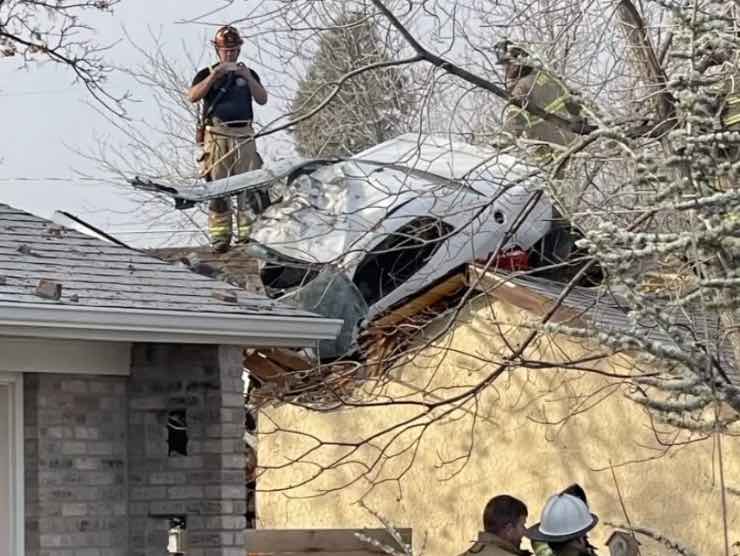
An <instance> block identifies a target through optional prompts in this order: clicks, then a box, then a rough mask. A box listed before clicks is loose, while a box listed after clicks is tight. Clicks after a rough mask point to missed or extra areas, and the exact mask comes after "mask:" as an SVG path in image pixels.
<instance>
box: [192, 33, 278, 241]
mask: <svg viewBox="0 0 740 556" xmlns="http://www.w3.org/2000/svg"><path fill="white" fill-rule="evenodd" d="M243 42H244V41H243V40H242V38H241V37H240V36H239V31H237V30H236V29H235V28H234V27H231V26H224V27H221V28H220V29H219V30H218V31H217V32H216V36H215V38H214V40H213V45H214V46H215V48H216V53H217V54H218V59H219V62H218V63H216V64H214V65H212V66H210V67H207V68H203V69H202V70H200V71H199V72H198V73H197V75H196V76H195V78H194V79H193V84H192V86H191V87H190V90H189V91H188V97H189V98H190V100H191V101H192V102H199V101H201V100H202V101H203V111H202V125H204V127H205V132H204V136H203V156H202V157H201V159H200V162H201V172H202V175H203V177H204V178H205V179H206V180H207V181H211V180H217V179H220V178H224V177H227V176H232V175H235V174H240V173H242V172H247V171H249V170H256V169H258V168H260V167H261V166H262V161H261V159H260V157H259V154H257V150H256V147H255V143H254V129H253V128H252V120H253V117H254V116H253V112H252V99H254V101H255V102H257V104H260V105H262V104H265V103H266V102H267V92H266V91H265V89H264V87H263V86H262V84H261V83H260V78H259V75H257V72H255V71H254V70H252V69H250V68H248V67H247V66H246V65H244V64H243V63H241V62H239V63H237V59H238V57H239V53H240V50H241V46H242V44H243ZM260 200H263V197H262V196H255V194H252V195H250V196H248V195H247V194H246V193H241V194H239V195H238V196H237V214H236V220H237V240H238V241H240V242H245V241H247V240H248V239H249V233H250V228H251V224H252V214H251V212H250V209H251V211H253V212H259V211H260V210H261V209H262V208H264V207H261V206H260ZM248 205H249V206H248ZM231 234H232V201H231V198H230V197H225V198H221V199H214V200H213V201H211V203H210V205H209V216H208V235H209V237H210V240H211V247H212V248H213V249H214V250H215V251H217V252H225V251H226V250H228V248H229V245H230V243H231Z"/></svg>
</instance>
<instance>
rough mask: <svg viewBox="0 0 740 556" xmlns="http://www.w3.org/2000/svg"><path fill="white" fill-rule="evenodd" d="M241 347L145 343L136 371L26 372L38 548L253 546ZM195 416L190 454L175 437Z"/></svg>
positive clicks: (80, 554) (29, 497) (106, 553)
mask: <svg viewBox="0 0 740 556" xmlns="http://www.w3.org/2000/svg"><path fill="white" fill-rule="evenodd" d="M241 374H242V365H241V350H239V349H238V348H234V347H224V346H221V347H219V346H182V345H169V344H137V345H135V346H134V348H133V352H132V369H131V375H130V376H129V377H101V376H88V375H84V376H82V375H63V374H26V375H25V377H24V412H25V419H24V420H25V422H24V426H25V473H26V480H25V499H26V516H25V517H26V554H27V555H28V556H124V555H135V556H150V555H155V554H156V555H157V556H161V555H163V554H166V546H167V532H168V528H169V526H170V519H171V518H173V517H177V518H179V517H184V518H185V519H186V533H185V538H186V553H187V554H188V556H237V555H238V556H243V553H244V551H243V548H242V547H243V546H244V530H245V517H244V515H245V513H246V502H245V500H246V493H245V472H244V468H245V455H244V454H245V453H244V441H243V433H244V417H245V415H244V400H243V393H242V392H243V382H242V377H241ZM171 412H176V413H177V414H178V415H184V416H185V421H186V432H187V436H188V442H187V455H180V454H177V453H172V452H171V450H170V447H169V445H168V417H169V416H170V415H171Z"/></svg>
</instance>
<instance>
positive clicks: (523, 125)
mask: <svg viewBox="0 0 740 556" xmlns="http://www.w3.org/2000/svg"><path fill="white" fill-rule="evenodd" d="M496 56H497V59H498V63H499V64H500V65H502V66H504V73H505V79H506V90H507V92H508V93H509V94H510V95H511V96H512V98H514V99H517V100H518V101H520V102H522V103H523V106H524V107H526V106H527V105H529V104H533V105H535V106H537V107H538V108H540V109H542V110H544V111H546V112H549V113H551V114H555V115H557V116H560V117H562V118H564V119H566V120H573V118H574V116H575V117H578V116H580V112H581V107H580V105H579V104H578V103H577V102H576V101H575V100H574V99H573V97H572V95H571V93H570V92H569V91H568V89H567V87H565V85H564V84H563V83H562V82H561V81H560V80H559V79H557V78H556V77H554V76H553V75H551V74H549V73H548V72H546V71H544V70H543V69H539V68H535V67H533V66H532V65H531V63H528V62H527V53H526V51H525V50H524V49H523V48H521V47H518V46H515V45H513V44H512V43H511V42H510V41H508V40H504V41H501V42H499V43H498V44H497V45H496ZM504 130H505V131H507V132H508V133H510V134H512V135H513V136H514V137H522V136H524V137H526V138H527V139H529V140H531V141H535V142H537V143H539V144H538V145H537V146H536V147H535V150H534V155H535V158H536V159H537V160H539V161H540V162H549V161H551V160H553V159H554V158H555V157H556V156H557V148H556V147H555V146H556V145H559V146H562V147H566V146H568V145H569V144H570V143H571V142H572V141H573V140H574V139H575V137H576V136H575V134H574V133H572V132H571V131H568V130H567V129H563V128H562V127H560V126H558V125H557V124H555V123H553V122H550V121H547V120H543V119H542V118H540V117H538V116H535V115H534V114H532V113H530V112H528V111H527V110H525V109H524V108H520V107H518V106H513V105H510V106H509V107H507V109H506V112H505V114H504Z"/></svg>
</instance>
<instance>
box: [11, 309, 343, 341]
mask: <svg viewBox="0 0 740 556" xmlns="http://www.w3.org/2000/svg"><path fill="white" fill-rule="evenodd" d="M341 326H342V321H341V320H339V319H326V318H321V317H310V316H293V315H262V314H250V313H242V314H233V313H226V314H224V313H193V312H186V311H163V310H146V309H124V308H108V307H71V306H69V305H51V304H49V305H46V304H23V303H11V302H0V336H24V337H35V338H62V339H78V340H101V341H119V342H165V343H180V344H186V343H187V344H224V345H241V346H247V345H249V346H266V347H273V346H274V347H308V346H313V345H315V344H316V342H318V341H319V340H331V339H334V338H335V337H336V336H337V334H338V333H339V330H340V328H341Z"/></svg>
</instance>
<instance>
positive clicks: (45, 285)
mask: <svg viewBox="0 0 740 556" xmlns="http://www.w3.org/2000/svg"><path fill="white" fill-rule="evenodd" d="M36 295H37V296H39V297H43V298H44V299H53V300H55V301H58V300H59V299H60V298H61V297H62V284H60V283H59V282H55V281H53V280H47V279H46V278H42V279H41V280H39V283H38V285H37V286H36Z"/></svg>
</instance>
